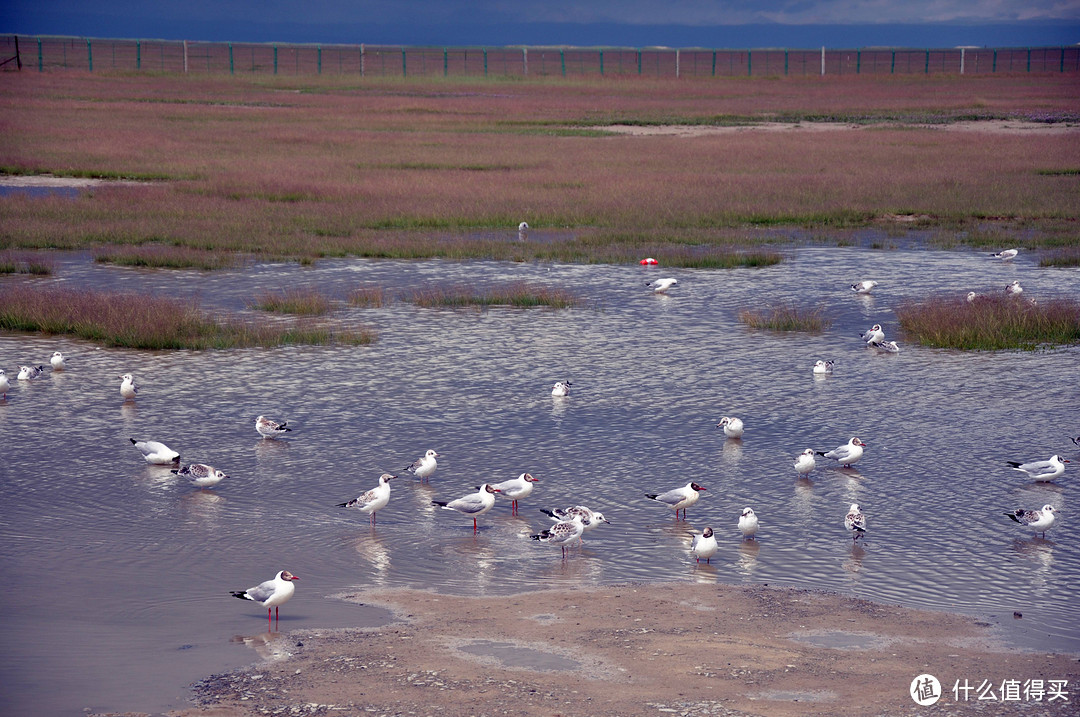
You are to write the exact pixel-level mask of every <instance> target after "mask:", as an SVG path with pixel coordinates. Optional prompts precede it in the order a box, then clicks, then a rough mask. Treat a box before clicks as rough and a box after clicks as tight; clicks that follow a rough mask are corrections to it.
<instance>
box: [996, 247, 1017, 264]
mask: <svg viewBox="0 0 1080 717" xmlns="http://www.w3.org/2000/svg"><path fill="white" fill-rule="evenodd" d="M1019 253H1020V250H1019V249H1006V250H1005V251H999V252H998V253H997V254H991V255H990V256H992V257H993V258H995V259H1001V260H1002V261H1010V260H1012V259H1013V258H1014V257H1015V256H1016V255H1017V254H1019Z"/></svg>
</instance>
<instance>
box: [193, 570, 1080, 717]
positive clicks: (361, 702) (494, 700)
mask: <svg viewBox="0 0 1080 717" xmlns="http://www.w3.org/2000/svg"><path fill="white" fill-rule="evenodd" d="M347 599H350V600H354V601H357V602H361V603H364V604H376V605H384V606H387V607H389V608H391V609H392V610H393V611H394V613H395V615H396V620H395V621H394V622H393V623H391V624H389V625H387V626H386V627H383V628H377V629H364V630H336V631H319V630H314V631H296V632H293V633H287V634H284V635H282V636H280V637H277V638H276V639H274V640H272V641H271V642H269V643H268V644H266V645H262V646H260V654H262V655H263V656H264V657H265V658H267V659H265V660H264V661H263V662H262V663H260V664H258V665H255V666H253V667H251V668H249V669H246V670H241V671H237V672H234V673H229V674H224V675H216V676H213V677H210V678H208V679H206V680H204V681H202V682H200V683H198V684H197V685H196V686H195V701H196V704H197V705H198V706H197V707H193V708H191V709H186V710H183V711H181V712H178V713H176V714H177V715H182V717H208V716H214V717H220V716H224V715H265V714H270V715H277V714H281V715H313V714H331V715H338V714H341V715H349V714H380V715H382V714H386V715H392V714H419V715H433V714H441V715H666V714H678V715H730V714H768V715H793V716H794V715H806V714H833V713H836V712H837V711H838V710H842V711H843V712H844V713H845V714H913V713H917V712H919V710H921V709H922V710H925V709H926V708H920V707H918V706H917V705H916V704H915V703H914V702H913V700H912V698H911V696H910V695H909V688H910V685H911V682H912V680H913V679H914V678H915V677H916V676H917V675H920V674H922V673H930V674H932V675H934V676H936V677H937V678H938V679H939V680H940V682H941V683H942V686H943V687H942V691H943V692H944V695H943V697H942V699H941V701H940V702H939V703H938V704H937V705H935V706H934V708H933V710H934V714H953V713H955V714H979V713H986V714H1013V713H1018V714H1028V715H1030V714H1044V713H1045V714H1052V715H1053V714H1062V715H1064V714H1069V713H1070V710H1071V709H1073V707H1074V705H1075V703H1076V701H1077V700H1078V699H1080V695H1069V701H1068V702H1065V701H1064V700H1062V699H1060V698H1059V699H1057V700H1054V701H1053V702H1051V701H1048V699H1047V697H1046V696H1044V697H1043V700H1042V701H1041V702H1035V701H1034V699H1033V698H1030V696H1029V698H1028V699H1024V695H1023V694H1021V699H1020V700H1017V701H1009V702H1002V701H1000V699H999V700H997V701H993V702H990V701H988V700H983V701H978V700H977V694H976V693H975V692H974V691H972V692H971V693H970V695H969V699H968V701H966V702H965V701H963V700H962V699H961V700H959V701H958V700H957V699H956V697H955V695H954V692H953V685H954V684H955V683H956V682H957V681H960V683H961V684H964V681H965V680H966V681H967V683H969V684H972V685H975V686H977V685H980V684H981V683H982V682H983V681H984V680H989V681H990V682H991V683H994V688H993V692H994V693H995V694H1000V686H1001V683H1002V680H1006V679H1015V680H1019V681H1020V682H1021V683H1025V682H1026V681H1029V680H1037V679H1041V680H1044V681H1045V682H1049V681H1050V680H1068V684H1069V685H1070V686H1071V687H1072V689H1073V690H1075V686H1076V685H1077V683H1078V682H1077V681H1078V679H1080V663H1078V661H1077V656H1075V655H1050V654H1035V653H1030V652H1021V651H1017V650H1011V649H1009V648H1008V646H1007V645H1003V644H1001V643H1000V642H999V641H998V639H997V637H996V636H995V635H994V632H993V629H992V626H991V625H990V624H988V623H986V622H980V621H977V620H974V619H972V618H969V617H965V616H960V615H953V614H945V613H935V612H928V611H916V610H909V609H905V608H900V607H894V606H891V605H885V604H877V603H871V602H867V601H864V600H858V599H854V598H848V597H842V596H839V595H835V594H831V593H823V592H818V591H809V590H795V589H777V588H770V587H761V586H756V587H731V586H716V585H686V584H674V585H648V586H646V585H626V586H620V587H613V588H599V589H578V590H558V591H543V592H532V593H523V594H520V595H516V596H512V597H497V598H468V597H452V596H446V595H438V594H434V593H428V592H420V591H406V590H395V591H381V592H365V593H362V594H357V595H351V596H347ZM1008 619H1010V620H1011V619H1014V618H1013V617H1012V616H1009V618H1008ZM962 697H963V693H962V692H961V698H962Z"/></svg>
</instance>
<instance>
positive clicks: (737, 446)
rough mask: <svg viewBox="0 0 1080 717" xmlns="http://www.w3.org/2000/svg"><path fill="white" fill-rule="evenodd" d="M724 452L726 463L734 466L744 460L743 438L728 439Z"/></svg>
mask: <svg viewBox="0 0 1080 717" xmlns="http://www.w3.org/2000/svg"><path fill="white" fill-rule="evenodd" d="M721 450H722V456H723V459H724V462H725V463H730V464H732V465H734V464H736V463H738V462H739V459H741V458H742V450H743V446H742V439H741V438H728V439H726V440H725V441H724V447H723V448H722V449H721Z"/></svg>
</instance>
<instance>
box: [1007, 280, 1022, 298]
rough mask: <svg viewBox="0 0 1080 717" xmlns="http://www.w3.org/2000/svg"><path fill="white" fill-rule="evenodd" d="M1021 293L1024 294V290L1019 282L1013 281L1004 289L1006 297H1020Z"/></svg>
mask: <svg viewBox="0 0 1080 717" xmlns="http://www.w3.org/2000/svg"><path fill="white" fill-rule="evenodd" d="M1022 293H1024V288H1023V287H1022V286H1020V282H1019V281H1014V282H1013V283H1011V284H1009V285H1008V286H1006V287H1005V295H1006V296H1020V294H1022Z"/></svg>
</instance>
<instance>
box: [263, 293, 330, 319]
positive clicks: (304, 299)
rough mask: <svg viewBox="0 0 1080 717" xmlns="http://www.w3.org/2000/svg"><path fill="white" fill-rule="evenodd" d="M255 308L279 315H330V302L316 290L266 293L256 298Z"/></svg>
mask: <svg viewBox="0 0 1080 717" xmlns="http://www.w3.org/2000/svg"><path fill="white" fill-rule="evenodd" d="M253 306H254V308H256V309H261V310H262V311H272V312H274V313H277V314H294V315H298V316H321V315H323V314H328V313H330V300H329V299H328V298H326V297H325V296H323V295H322V294H320V293H319V292H318V291H316V290H315V289H285V290H283V291H265V292H263V293H261V294H259V295H258V296H257V297H256V298H255V302H254V304H253Z"/></svg>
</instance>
